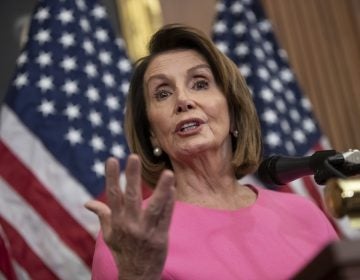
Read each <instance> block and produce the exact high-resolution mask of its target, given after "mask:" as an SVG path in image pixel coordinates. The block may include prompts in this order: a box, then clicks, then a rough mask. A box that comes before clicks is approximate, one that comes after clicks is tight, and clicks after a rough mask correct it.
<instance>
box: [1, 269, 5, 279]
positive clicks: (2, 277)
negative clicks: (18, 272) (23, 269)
mask: <svg viewBox="0 0 360 280" xmlns="http://www.w3.org/2000/svg"><path fill="white" fill-rule="evenodd" d="M0 280H6V278H5V276H4V274H2V273H1V270H0Z"/></svg>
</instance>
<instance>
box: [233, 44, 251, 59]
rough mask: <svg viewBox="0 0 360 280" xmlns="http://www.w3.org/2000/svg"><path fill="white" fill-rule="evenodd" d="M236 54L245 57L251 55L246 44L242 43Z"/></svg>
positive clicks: (236, 49)
mask: <svg viewBox="0 0 360 280" xmlns="http://www.w3.org/2000/svg"><path fill="white" fill-rule="evenodd" d="M235 54H237V55H239V56H245V55H247V54H249V47H248V46H247V45H246V44H244V43H240V44H238V45H237V46H236V47H235Z"/></svg>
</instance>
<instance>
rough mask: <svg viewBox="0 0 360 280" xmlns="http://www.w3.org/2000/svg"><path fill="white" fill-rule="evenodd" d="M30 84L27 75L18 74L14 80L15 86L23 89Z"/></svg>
mask: <svg viewBox="0 0 360 280" xmlns="http://www.w3.org/2000/svg"><path fill="white" fill-rule="evenodd" d="M28 83H29V80H28V75H27V73H22V74H18V75H17V76H16V78H15V80H14V85H15V86H16V87H17V88H18V89H21V88H22V87H23V86H26V85H27V84H28Z"/></svg>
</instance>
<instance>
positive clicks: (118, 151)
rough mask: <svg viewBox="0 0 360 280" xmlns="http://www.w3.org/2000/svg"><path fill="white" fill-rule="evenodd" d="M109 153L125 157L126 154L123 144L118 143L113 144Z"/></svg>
mask: <svg viewBox="0 0 360 280" xmlns="http://www.w3.org/2000/svg"><path fill="white" fill-rule="evenodd" d="M110 152H111V154H112V155H113V156H115V157H117V158H120V159H122V158H125V156H126V154H125V149H124V146H123V145H119V144H114V145H113V146H112V147H111V151H110Z"/></svg>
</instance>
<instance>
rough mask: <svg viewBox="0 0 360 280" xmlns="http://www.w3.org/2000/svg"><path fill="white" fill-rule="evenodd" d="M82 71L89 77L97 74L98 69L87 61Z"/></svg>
mask: <svg viewBox="0 0 360 280" xmlns="http://www.w3.org/2000/svg"><path fill="white" fill-rule="evenodd" d="M84 72H85V73H86V75H87V76H88V77H89V78H94V77H96V76H97V75H98V71H97V68H96V65H95V64H93V63H91V62H89V63H87V64H86V65H85V67H84Z"/></svg>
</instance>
